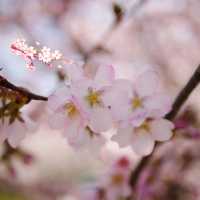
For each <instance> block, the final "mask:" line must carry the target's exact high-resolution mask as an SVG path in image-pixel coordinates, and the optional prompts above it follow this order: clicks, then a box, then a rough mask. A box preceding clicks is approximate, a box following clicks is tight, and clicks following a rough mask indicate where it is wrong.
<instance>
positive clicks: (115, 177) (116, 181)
mask: <svg viewBox="0 0 200 200" xmlns="http://www.w3.org/2000/svg"><path fill="white" fill-rule="evenodd" d="M123 181H124V177H123V176H122V174H115V175H113V176H112V184H113V185H121V184H122V183H123Z"/></svg>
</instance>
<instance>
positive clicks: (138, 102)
mask: <svg viewBox="0 0 200 200" xmlns="http://www.w3.org/2000/svg"><path fill="white" fill-rule="evenodd" d="M141 106H142V101H141V99H140V98H139V97H135V98H134V99H133V100H132V107H133V109H136V108H140V107H141Z"/></svg>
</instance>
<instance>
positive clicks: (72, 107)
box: [65, 102, 78, 117]
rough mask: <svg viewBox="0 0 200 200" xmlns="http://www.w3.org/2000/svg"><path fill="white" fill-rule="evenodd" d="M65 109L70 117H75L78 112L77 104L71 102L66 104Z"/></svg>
mask: <svg viewBox="0 0 200 200" xmlns="http://www.w3.org/2000/svg"><path fill="white" fill-rule="evenodd" d="M65 109H66V111H67V115H68V116H69V117H74V116H75V115H76V114H77V113H78V110H77V108H76V106H75V105H74V104H73V103H71V102H69V103H67V104H66V105H65Z"/></svg>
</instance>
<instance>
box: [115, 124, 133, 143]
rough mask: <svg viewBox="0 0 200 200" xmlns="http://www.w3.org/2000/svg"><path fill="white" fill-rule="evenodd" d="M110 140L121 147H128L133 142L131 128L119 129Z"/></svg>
mask: <svg viewBox="0 0 200 200" xmlns="http://www.w3.org/2000/svg"><path fill="white" fill-rule="evenodd" d="M112 140H113V141H115V142H117V143H118V144H119V146H121V147H126V146H129V145H130V144H131V141H132V140H133V127H132V126H126V127H119V129H118V130H117V134H115V135H114V136H113V137H112Z"/></svg>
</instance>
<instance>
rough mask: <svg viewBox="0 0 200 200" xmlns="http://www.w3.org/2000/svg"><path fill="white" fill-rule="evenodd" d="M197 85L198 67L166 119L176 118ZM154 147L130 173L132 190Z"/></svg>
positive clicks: (199, 67)
mask: <svg viewBox="0 0 200 200" xmlns="http://www.w3.org/2000/svg"><path fill="white" fill-rule="evenodd" d="M199 83H200V65H199V66H198V67H197V69H196V71H195V72H194V73H193V75H192V77H191V78H190V80H189V81H188V82H187V84H186V85H185V87H184V88H183V89H182V90H181V91H180V93H179V94H178V96H177V98H176V99H175V101H174V104H173V105H172V110H171V111H170V112H169V113H168V114H167V115H166V116H165V118H166V119H168V120H173V119H174V118H175V117H176V115H177V114H178V112H179V111H180V109H181V107H182V106H183V104H184V103H185V101H186V100H187V99H188V97H189V96H190V94H191V93H192V92H193V90H194V89H195V88H196V87H197V85H198V84H199ZM158 146H159V143H158V142H157V143H156V147H158ZM156 147H155V148H154V151H153V152H152V154H150V155H148V156H146V157H143V158H142V159H141V160H140V162H139V163H138V165H137V166H136V168H135V169H134V170H133V171H132V174H131V177H130V185H131V187H132V189H134V188H135V187H136V185H137V182H138V178H139V177H140V174H141V173H142V171H143V169H144V168H145V167H146V165H147V164H148V163H149V161H150V159H151V158H152V156H153V155H154V152H155V150H156Z"/></svg>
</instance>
